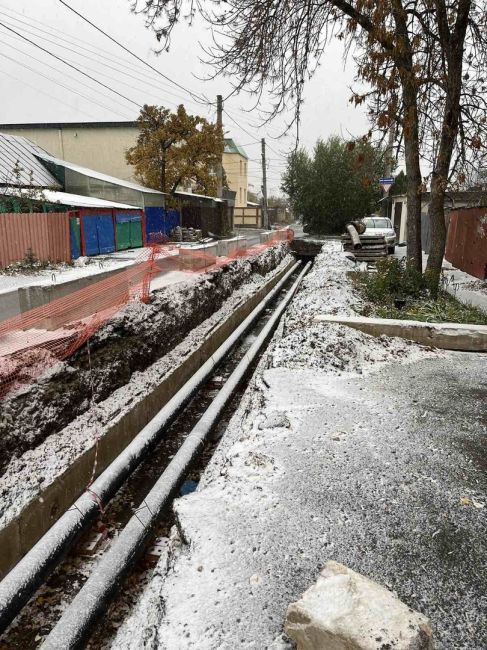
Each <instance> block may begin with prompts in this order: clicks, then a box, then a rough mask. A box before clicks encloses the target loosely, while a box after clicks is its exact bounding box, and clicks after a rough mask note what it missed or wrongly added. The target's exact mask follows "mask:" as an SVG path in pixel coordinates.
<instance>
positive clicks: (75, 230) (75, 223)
mask: <svg viewBox="0 0 487 650" xmlns="http://www.w3.org/2000/svg"><path fill="white" fill-rule="evenodd" d="M69 240H70V243H71V259H73V260H77V259H78V257H80V255H81V246H80V225H79V217H71V218H70V220H69Z"/></svg>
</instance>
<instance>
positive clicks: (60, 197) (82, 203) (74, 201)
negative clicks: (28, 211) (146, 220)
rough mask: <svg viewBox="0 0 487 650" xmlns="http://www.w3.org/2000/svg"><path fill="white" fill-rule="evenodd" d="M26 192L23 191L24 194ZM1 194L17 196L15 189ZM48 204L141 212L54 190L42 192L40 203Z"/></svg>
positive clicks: (112, 202)
mask: <svg viewBox="0 0 487 650" xmlns="http://www.w3.org/2000/svg"><path fill="white" fill-rule="evenodd" d="M23 191H24V190H21V192H23ZM0 194H3V195H6V196H11V195H13V194H15V189H14V188H9V187H6V188H4V189H2V188H0ZM43 200H44V201H45V202H46V203H60V204H61V205H67V206H69V207H73V208H115V209H118V210H139V209H141V207H140V208H137V207H136V206H133V205H128V204H127V203H116V202H115V201H105V199H97V198H95V197H94V196H80V195H79V194H70V193H69V192H57V191H54V190H42V198H40V199H39V201H43Z"/></svg>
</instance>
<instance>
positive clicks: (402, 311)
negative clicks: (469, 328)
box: [351, 258, 487, 325]
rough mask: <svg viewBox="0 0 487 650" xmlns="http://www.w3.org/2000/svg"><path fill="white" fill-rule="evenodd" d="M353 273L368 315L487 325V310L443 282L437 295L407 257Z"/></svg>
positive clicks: (364, 311) (363, 310) (365, 313)
mask: <svg viewBox="0 0 487 650" xmlns="http://www.w3.org/2000/svg"><path fill="white" fill-rule="evenodd" d="M351 277H352V280H353V282H354V284H355V286H356V287H357V289H358V291H359V293H360V295H361V297H362V298H363V300H364V301H365V305H364V307H363V309H362V310H361V311H362V314H364V315H366V316H370V315H374V316H379V317H380V318H397V319H401V320H418V321H425V322H432V323H442V322H443V323H471V324H475V325H487V314H485V313H484V312H482V310H480V309H478V308H476V307H473V306H471V305H466V304H464V303H462V302H460V301H459V300H457V299H456V298H455V297H454V296H452V295H451V294H449V293H447V292H446V291H445V290H444V287H443V286H442V287H441V288H440V291H438V294H437V295H433V294H432V292H431V291H430V289H429V288H428V283H427V281H426V279H425V276H423V275H422V274H421V273H419V272H418V271H416V270H415V269H412V268H410V267H409V266H408V265H407V262H406V260H405V259H400V260H399V259H397V258H387V259H384V260H380V261H379V262H377V270H376V272H356V273H352V274H351Z"/></svg>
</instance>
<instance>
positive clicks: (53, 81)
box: [0, 34, 131, 119]
mask: <svg viewBox="0 0 487 650" xmlns="http://www.w3.org/2000/svg"><path fill="white" fill-rule="evenodd" d="M6 36H7V34H6ZM4 45H6V46H7V47H10V48H11V49H13V50H15V51H16V52H19V53H20V54H24V55H25V56H28V57H29V58H30V59H32V60H33V61H36V62H37V63H40V64H41V65H45V66H47V67H48V68H50V69H51V70H53V71H54V72H59V71H58V70H56V68H54V67H53V66H50V65H49V64H48V63H46V62H45V61H41V60H40V59H37V58H36V57H35V56H32V54H28V53H27V52H23V51H22V50H20V49H19V48H17V47H15V46H14V45H11V44H10V43H4ZM0 56H3V57H4V58H6V59H9V60H10V61H13V62H14V63H16V64H17V65H20V66H22V67H23V68H26V69H27V70H30V71H31V72H33V73H34V74H36V75H38V76H40V77H43V78H44V79H47V80H48V81H51V82H52V83H54V84H56V85H58V86H61V87H62V88H65V89H66V90H68V91H69V92H72V93H74V94H75V95H79V96H80V97H83V99H87V100H88V101H90V102H92V103H94V104H97V105H98V106H100V108H104V109H106V110H107V111H111V112H114V113H117V115H120V117H123V118H124V119H131V118H129V117H128V116H127V115H126V114H123V113H120V111H118V110H117V109H114V108H112V107H110V106H106V105H105V104H102V103H101V102H100V101H98V99H95V98H94V97H90V96H89V95H85V94H83V93H82V92H80V91H79V90H76V89H74V88H71V87H70V86H67V85H66V84H64V83H62V82H61V81H58V80H57V79H53V78H52V77H49V76H48V75H46V74H44V73H43V72H41V71H40V70H36V69H35V68H32V67H31V66H29V65H27V64H26V63H23V62H22V61H19V60H18V59H14V58H12V57H10V56H8V55H7V54H5V53H3V52H1V53H0ZM78 83H81V84H82V85H83V86H85V87H86V88H88V89H90V90H93V89H92V88H91V87H90V86H89V85H88V84H85V83H83V82H78ZM107 99H110V98H108V97H107Z"/></svg>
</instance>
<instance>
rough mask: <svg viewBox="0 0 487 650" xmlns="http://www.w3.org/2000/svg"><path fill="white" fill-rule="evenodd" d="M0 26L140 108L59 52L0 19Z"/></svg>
mask: <svg viewBox="0 0 487 650" xmlns="http://www.w3.org/2000/svg"><path fill="white" fill-rule="evenodd" d="M0 26H1V27H3V28H4V29H7V30H8V31H10V32H12V33H13V34H17V36H20V38H22V39H23V40H24V41H26V42H27V43H30V44H31V45H33V46H34V47H37V48H38V49H39V50H42V51H43V52H45V53H46V54H49V56H52V57H53V58H54V59H57V60H58V61H61V63H63V64H64V65H67V66H68V67H69V68H72V69H73V70H76V72H79V73H80V74H82V75H83V76H85V77H87V78H88V79H91V81H94V82H95V83H97V84H99V85H100V86H103V88H106V90H109V91H110V92H112V93H115V94H116V95H118V96H119V97H121V98H122V99H125V101H127V102H130V103H131V104H134V105H135V106H137V108H139V109H140V104H139V103H138V102H135V101H134V100H133V99H130V98H129V97H126V96H125V95H123V94H122V93H119V92H118V90H115V89H114V88H111V87H110V86H108V85H107V84H105V83H103V82H102V81H99V80H98V79H96V78H95V77H92V76H91V75H90V74H88V73H87V72H83V70H80V69H79V68H78V67H77V66H75V65H73V64H72V63H69V62H67V61H65V60H64V59H63V58H62V57H60V56H58V55H57V54H54V52H50V51H49V50H48V49H46V48H45V47H42V45H39V44H38V43H36V42H35V41H33V40H31V39H30V38H27V36H24V35H23V34H20V33H19V32H17V31H16V30H15V29H13V28H12V27H8V25H5V23H3V22H2V21H0Z"/></svg>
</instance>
